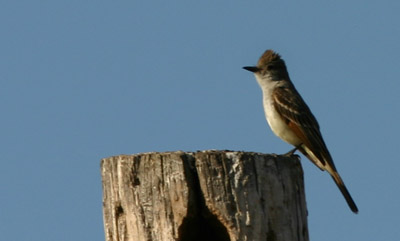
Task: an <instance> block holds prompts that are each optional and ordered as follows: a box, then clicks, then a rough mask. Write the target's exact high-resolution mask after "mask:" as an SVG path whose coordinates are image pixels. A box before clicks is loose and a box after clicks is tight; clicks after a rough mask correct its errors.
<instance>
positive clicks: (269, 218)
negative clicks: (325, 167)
mask: <svg viewBox="0 0 400 241" xmlns="http://www.w3.org/2000/svg"><path fill="white" fill-rule="evenodd" d="M101 174H102V180H103V214H104V227H105V234H106V240H107V241H117V240H118V241H128V240H129V241H169V240H171V241H172V240H174V241H189V240H190V241H197V240H202V241H203V240H204V241H205V240H207V241H213V240H218V241H228V240H231V241H234V240H235V241H236V240H237V241H239V240H240V241H245V240H254V241H258V240H263V241H265V240H272V241H278V240H284V241H290V240H308V229H307V210H306V203H305V195H304V183H303V171H302V168H301V165H300V162H299V159H298V157H296V156H292V157H286V156H279V155H266V154H261V153H249V152H233V151H199V152H181V151H178V152H166V153H142V154H137V155H120V156H115V157H110V158H105V159H103V160H102V162H101Z"/></svg>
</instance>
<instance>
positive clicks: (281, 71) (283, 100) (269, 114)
mask: <svg viewBox="0 0 400 241" xmlns="http://www.w3.org/2000/svg"><path fill="white" fill-rule="evenodd" d="M243 69H245V70H248V71H250V72H252V73H254V75H255V78H256V80H257V82H258V84H259V85H260V87H261V90H262V93H263V106H264V112H265V116H266V119H267V122H268V124H269V126H270V127H271V130H272V132H273V133H274V134H275V135H277V136H278V137H279V138H281V139H282V140H283V141H285V142H287V143H289V144H291V145H293V146H294V149H293V150H291V151H289V152H288V153H287V155H293V154H294V152H295V151H296V150H299V151H300V152H301V153H302V154H303V155H304V156H306V157H307V158H308V159H309V160H310V161H311V162H312V163H314V164H315V165H316V166H317V167H318V168H320V169H321V170H322V171H327V172H328V173H329V174H330V176H331V177H332V179H333V181H334V182H335V183H336V185H337V187H338V188H339V190H340V191H341V193H342V195H343V196H344V198H345V200H346V202H347V204H348V206H349V207H350V209H351V211H353V212H354V213H358V208H357V205H356V204H355V202H354V200H353V198H352V197H351V195H350V193H349V191H348V190H347V188H346V186H345V184H344V182H343V180H342V178H341V176H340V175H339V173H338V171H337V169H336V167H335V164H334V163H333V159H332V157H331V154H330V153H329V151H328V148H327V146H326V144H325V142H324V139H323V138H322V134H321V131H320V127H319V124H318V122H317V119H316V118H315V117H314V115H313V114H312V112H311V110H310V108H309V107H308V106H307V104H306V102H305V101H304V100H303V98H302V97H301V95H300V94H299V92H298V91H297V90H296V88H295V86H294V84H293V83H292V81H291V80H290V77H289V73H288V71H287V68H286V64H285V61H284V60H283V59H282V58H281V56H280V55H279V54H278V53H276V52H275V51H273V50H271V49H269V50H266V51H265V52H264V53H263V55H262V56H261V57H260V59H259V60H258V63H257V65H256V66H245V67H243Z"/></svg>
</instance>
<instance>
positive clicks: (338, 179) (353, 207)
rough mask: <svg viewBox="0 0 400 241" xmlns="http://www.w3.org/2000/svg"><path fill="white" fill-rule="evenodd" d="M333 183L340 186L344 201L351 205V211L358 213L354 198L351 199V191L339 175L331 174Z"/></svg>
mask: <svg viewBox="0 0 400 241" xmlns="http://www.w3.org/2000/svg"><path fill="white" fill-rule="evenodd" d="M331 176H332V179H333V181H335V183H336V185H337V186H338V188H339V190H340V192H342V194H343V196H344V199H346V202H347V204H348V205H349V207H350V209H351V211H353V212H354V213H358V208H357V205H356V203H355V202H354V200H353V198H352V197H351V195H350V193H349V191H348V190H347V188H346V186H345V185H344V182H343V180H342V178H341V177H340V176H339V173H337V172H333V173H331Z"/></svg>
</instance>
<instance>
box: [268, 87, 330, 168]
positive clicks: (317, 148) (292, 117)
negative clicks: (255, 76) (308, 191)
mask: <svg viewBox="0 0 400 241" xmlns="http://www.w3.org/2000/svg"><path fill="white" fill-rule="evenodd" d="M272 96H273V100H274V106H275V109H276V110H277V112H278V113H279V114H280V115H281V117H282V119H283V120H284V121H286V124H287V125H288V126H289V128H291V129H292V131H293V132H294V133H296V134H297V136H298V137H299V138H300V139H301V140H302V143H303V145H304V146H305V147H306V148H307V149H309V150H310V151H311V152H312V153H313V155H314V156H315V157H316V158H317V159H318V160H313V158H312V157H310V156H309V155H306V156H307V157H308V158H309V159H311V161H313V162H314V163H315V164H316V165H317V166H319V167H320V168H322V167H324V166H325V165H326V164H328V165H329V166H330V167H331V168H332V169H333V170H335V166H334V164H333V161H332V158H331V156H330V154H329V151H328V149H327V147H326V145H325V142H324V140H323V139H322V135H321V132H320V130H319V125H318V122H317V120H316V119H315V117H314V115H313V114H312V113H311V111H310V109H309V108H308V106H307V104H306V103H305V102H304V100H303V99H302V98H301V96H300V95H299V93H298V92H297V91H296V89H295V88H294V87H293V88H288V87H278V88H276V89H275V90H274V91H273V93H272ZM318 161H319V162H320V163H317V162H318ZM323 169H325V168H323Z"/></svg>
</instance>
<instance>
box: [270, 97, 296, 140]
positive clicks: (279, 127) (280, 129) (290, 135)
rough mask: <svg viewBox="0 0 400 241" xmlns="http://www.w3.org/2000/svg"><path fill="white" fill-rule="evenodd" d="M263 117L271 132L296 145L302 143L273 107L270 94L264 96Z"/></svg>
mask: <svg viewBox="0 0 400 241" xmlns="http://www.w3.org/2000/svg"><path fill="white" fill-rule="evenodd" d="M263 102H264V103H263V104H264V111H265V117H266V119H267V122H268V124H269V126H270V127H271V130H272V132H273V133H274V134H275V135H277V136H278V137H279V138H281V139H282V140H284V141H285V142H287V143H289V144H291V145H294V146H297V145H299V144H301V143H302V141H301V140H300V138H299V137H297V135H296V134H295V133H294V132H293V131H292V129H290V127H289V126H288V125H287V124H286V122H285V121H284V120H283V119H282V117H281V115H280V114H279V113H278V111H277V110H276V109H275V106H274V104H273V101H272V98H271V96H264V101H263Z"/></svg>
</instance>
